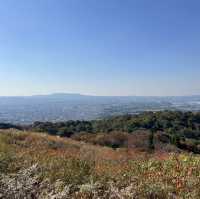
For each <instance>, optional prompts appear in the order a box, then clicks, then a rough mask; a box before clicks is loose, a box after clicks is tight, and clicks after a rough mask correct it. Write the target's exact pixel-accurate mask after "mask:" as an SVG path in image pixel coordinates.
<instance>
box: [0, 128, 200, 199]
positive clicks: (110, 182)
mask: <svg viewBox="0 0 200 199" xmlns="http://www.w3.org/2000/svg"><path fill="white" fill-rule="evenodd" d="M0 198H5V199H6V198H9V199H10V198H11V199H12V198H19V199H21V198H41V199H46V198H56V199H65V198H70V199H71V198H72V199H73V198H74V199H80V198H83V199H90V198H91V199H93V198H94V199H97V198H105V199H107V198H113V199H129V198H130V199H132V198H138V199H142V198H149V199H154V198H158V199H165V198H200V156H199V155H192V154H187V153H184V154H183V153H180V154H172V153H159V152H157V153H152V154H148V153H145V152H139V151H136V150H134V149H129V150H128V149H126V148H121V149H117V150H113V149H111V148H108V147H102V146H95V145H92V144H86V143H84V142H79V141H75V140H72V139H67V138H60V137H55V136H49V135H46V134H42V133H34V132H32V133H30V132H22V131H16V130H6V131H5V130H2V131H0Z"/></svg>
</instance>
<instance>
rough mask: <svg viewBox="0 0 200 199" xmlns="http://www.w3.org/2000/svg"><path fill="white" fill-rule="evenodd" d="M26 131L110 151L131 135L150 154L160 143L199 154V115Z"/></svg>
mask: <svg viewBox="0 0 200 199" xmlns="http://www.w3.org/2000/svg"><path fill="white" fill-rule="evenodd" d="M28 129H30V130H34V131H39V132H47V133H49V134H51V135H59V136H61V137H72V138H75V139H77V140H83V141H86V142H87V141H88V142H90V143H93V144H100V145H106V146H111V147H113V148H119V147H124V146H125V147H127V146H128V142H129V140H130V135H132V139H134V136H135V138H136V137H137V138H138V141H139V139H140V137H141V138H142V137H143V138H144V139H146V142H147V143H148V147H149V149H151V150H153V149H155V148H156V143H157V142H159V143H163V144H166V143H167V144H170V145H173V146H175V147H177V148H178V149H181V150H187V151H191V152H194V153H200V113H199V112H198V113H192V112H179V111H161V112H155V113H153V112H145V113H142V114H139V115H124V116H117V117H111V118H108V119H103V120H94V121H67V122H58V123H51V122H35V123H34V124H33V125H31V126H29V127H28ZM140 132H141V133H140ZM144 134H145V135H146V136H144ZM100 135H101V136H100Z"/></svg>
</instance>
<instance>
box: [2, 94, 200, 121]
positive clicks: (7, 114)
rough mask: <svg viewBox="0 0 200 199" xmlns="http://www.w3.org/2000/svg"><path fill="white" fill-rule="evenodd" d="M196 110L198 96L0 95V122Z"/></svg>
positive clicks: (199, 98) (198, 101)
mask: <svg viewBox="0 0 200 199" xmlns="http://www.w3.org/2000/svg"><path fill="white" fill-rule="evenodd" d="M166 109H167V110H183V111H199V110H200V96H199V95H196V96H177V97H176V96H171V97H153V96H150V97H145V96H90V95H81V94H77V93H72V94H68V93H54V94H50V95H34V96H21V97H0V122H7V123H14V124H18V123H20V124H29V123H32V122H34V121H66V120H93V119H99V118H104V117H108V116H115V115H122V114H138V113H140V112H143V111H158V110H166Z"/></svg>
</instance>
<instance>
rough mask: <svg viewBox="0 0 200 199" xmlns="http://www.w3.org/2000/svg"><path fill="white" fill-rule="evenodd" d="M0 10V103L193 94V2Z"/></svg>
mask: <svg viewBox="0 0 200 199" xmlns="http://www.w3.org/2000/svg"><path fill="white" fill-rule="evenodd" d="M0 3H1V4H0V85H1V86H0V95H33V94H47V93H54V92H66V93H83V94H93V95H191V94H200V78H199V76H200V12H199V10H200V1H199V0H190V1H189V0H166V1H165V0H163V1H162V0H17V1H16V0H6V1H3V0H2V1H0Z"/></svg>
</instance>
